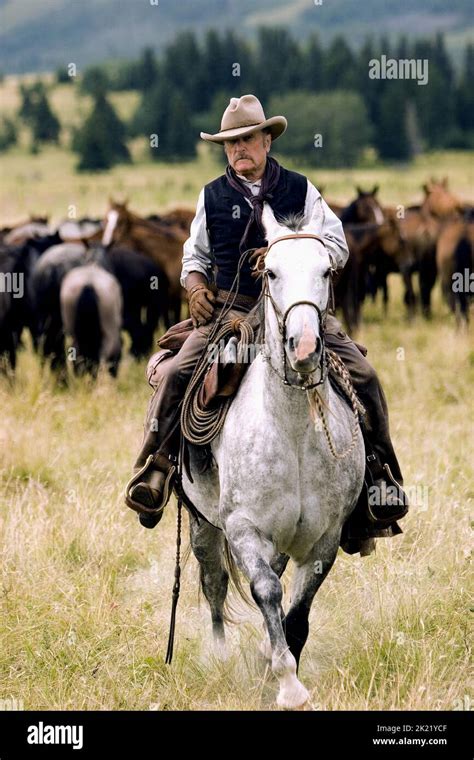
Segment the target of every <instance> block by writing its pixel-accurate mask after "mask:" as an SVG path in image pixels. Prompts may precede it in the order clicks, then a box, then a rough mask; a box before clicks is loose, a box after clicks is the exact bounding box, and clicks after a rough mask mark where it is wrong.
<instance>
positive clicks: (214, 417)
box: [181, 319, 255, 446]
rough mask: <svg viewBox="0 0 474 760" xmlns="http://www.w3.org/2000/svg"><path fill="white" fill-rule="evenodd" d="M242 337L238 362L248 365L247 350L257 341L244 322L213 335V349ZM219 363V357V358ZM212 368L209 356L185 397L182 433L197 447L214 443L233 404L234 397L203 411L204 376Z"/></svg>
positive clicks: (229, 323) (227, 325) (203, 359)
mask: <svg viewBox="0 0 474 760" xmlns="http://www.w3.org/2000/svg"><path fill="white" fill-rule="evenodd" d="M236 334H240V341H239V343H238V344H237V362H238V363H239V361H241V360H243V361H248V347H249V345H251V344H253V343H254V341H255V333H254V330H253V327H252V326H251V325H250V324H249V323H248V322H247V321H245V320H244V319H242V321H239V322H238V324H237V325H236V320H227V321H226V322H224V324H223V325H222V326H221V327H220V328H219V329H218V331H217V332H216V333H215V335H213V343H214V345H219V344H220V341H224V342H227V340H228V339H229V338H231V337H232V336H234V335H236ZM208 346H209V344H208ZM216 361H219V357H217V358H216ZM211 366H212V365H211V364H210V363H209V357H208V354H204V355H202V356H201V358H200V359H199V361H198V364H197V366H196V369H195V371H194V374H193V377H192V379H191V381H190V383H189V385H188V387H187V390H186V392H185V394H184V399H183V406H182V408H181V429H182V431H183V435H184V437H185V438H186V440H187V441H189V442H190V443H194V444H196V445H198V446H205V445H206V444H208V443H210V442H211V441H213V440H214V438H215V437H216V436H217V435H218V434H219V433H220V431H221V430H222V427H223V425H224V422H225V418H226V414H227V410H228V409H229V406H230V404H231V403H232V400H233V397H232V396H230V397H228V398H226V399H224V400H223V401H222V402H221V403H219V404H216V406H215V407H214V408H211V409H203V408H202V406H201V404H200V403H199V391H200V388H201V384H202V382H203V380H204V377H205V375H206V374H207V372H208V371H209V369H210V367H211Z"/></svg>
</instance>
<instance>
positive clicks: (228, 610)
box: [224, 539, 255, 623]
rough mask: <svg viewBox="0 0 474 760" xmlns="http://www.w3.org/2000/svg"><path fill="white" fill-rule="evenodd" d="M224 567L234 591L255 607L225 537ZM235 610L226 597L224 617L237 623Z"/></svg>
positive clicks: (227, 620) (246, 602) (229, 621)
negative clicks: (234, 614)
mask: <svg viewBox="0 0 474 760" xmlns="http://www.w3.org/2000/svg"><path fill="white" fill-rule="evenodd" d="M224 567H225V569H226V571H227V574H228V576H229V581H230V585H231V588H232V590H233V591H235V592H236V593H237V595H238V596H239V597H240V598H241V599H242V601H243V602H244V604H246V605H247V606H248V607H255V602H254V601H253V599H251V597H250V596H249V594H248V593H247V591H246V589H245V588H244V586H243V584H242V579H241V577H240V574H239V569H238V567H237V565H236V563H235V560H234V558H233V556H232V552H231V550H230V547H229V544H228V543H227V540H226V539H224ZM233 612H235V610H234V609H233V608H232V604H231V602H229V597H227V598H226V602H225V604H224V619H225V620H226V622H228V623H235V622H236V620H235V618H234V616H233Z"/></svg>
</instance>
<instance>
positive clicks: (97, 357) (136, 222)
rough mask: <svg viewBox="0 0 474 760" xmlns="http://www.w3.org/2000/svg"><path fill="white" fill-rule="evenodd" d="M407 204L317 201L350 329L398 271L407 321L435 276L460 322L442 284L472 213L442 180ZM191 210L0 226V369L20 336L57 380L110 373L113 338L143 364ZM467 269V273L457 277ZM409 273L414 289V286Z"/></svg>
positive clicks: (451, 294)
mask: <svg viewBox="0 0 474 760" xmlns="http://www.w3.org/2000/svg"><path fill="white" fill-rule="evenodd" d="M423 190H424V200H423V202H422V203H421V204H419V205H416V206H409V207H407V208H405V207H402V206H400V207H386V206H382V205H381V203H380V202H379V200H378V188H377V187H374V188H373V189H372V190H369V191H367V190H365V191H364V190H362V189H360V188H357V195H356V197H355V199H354V200H353V201H352V202H351V203H349V204H348V205H347V206H341V205H339V204H337V203H332V202H331V201H328V203H329V205H330V207H331V208H332V209H333V211H334V212H335V213H336V214H337V215H338V216H339V217H340V219H341V221H342V223H343V226H344V231H345V235H346V238H347V241H348V246H349V250H350V256H349V259H348V262H347V265H346V267H345V268H344V270H343V271H342V272H341V273H339V276H338V278H336V281H335V289H334V290H335V301H336V307H337V308H339V309H340V310H341V312H342V316H343V319H344V321H345V323H346V327H347V329H348V331H349V332H351V333H355V332H356V331H357V329H358V327H359V325H360V321H361V314H362V307H363V303H364V301H365V300H366V299H367V298H372V299H376V298H377V294H378V293H379V292H380V293H381V294H382V302H383V308H384V310H385V312H386V311H387V309H388V302H389V292H388V275H389V274H391V273H394V272H397V273H399V274H400V276H401V278H402V280H403V286H404V301H405V304H406V308H407V315H408V316H409V317H411V316H412V315H413V314H414V312H415V310H416V308H418V305H419V306H420V307H421V311H422V314H423V315H424V316H425V317H426V318H429V317H430V316H431V293H432V290H433V286H434V284H435V282H436V279H437V278H439V280H440V283H441V288H442V292H443V295H444V297H445V299H446V302H447V303H448V304H449V307H450V308H451V310H452V311H453V312H454V313H455V315H456V318H457V320H458V321H464V322H467V321H468V319H469V298H470V296H472V293H471V292H470V290H469V288H466V287H464V288H463V287H461V288H457V289H456V288H453V276H454V275H455V273H461V274H463V275H464V277H465V281H466V282H468V283H470V281H471V280H470V276H471V273H472V272H473V271H474V267H473V250H474V212H473V207H472V206H470V205H469V204H466V203H464V202H462V201H461V200H460V199H459V198H457V197H456V195H455V194H454V193H452V192H451V191H450V189H449V187H448V183H447V181H446V180H442V181H435V180H431V181H430V182H429V183H428V184H426V185H424V187H423ZM193 216H194V213H193V211H192V210H189V209H186V208H176V209H174V210H172V211H170V212H169V213H167V214H164V215H161V216H158V215H156V214H155V215H152V216H149V217H147V218H144V217H141V216H139V215H137V214H136V213H134V212H132V211H131V210H130V209H129V207H128V202H122V203H118V202H116V201H113V200H110V207H109V209H108V211H107V213H106V215H105V218H104V219H89V218H86V219H82V220H80V221H73V220H68V221H65V222H63V223H62V224H60V225H59V226H58V227H57V228H56V229H54V230H52V229H51V228H50V227H49V225H48V223H47V220H46V219H42V218H35V219H31V220H29V221H28V222H26V223H23V224H18V225H16V226H15V227H13V228H8V227H7V228H4V229H2V230H0V364H1V366H2V368H3V369H4V370H6V371H7V372H11V371H12V370H14V369H15V365H16V354H17V349H18V346H19V345H20V343H21V339H22V337H21V336H22V332H23V330H24V329H25V328H26V329H28V330H29V331H30V333H31V336H32V341H33V345H34V347H35V350H37V352H38V353H39V355H40V356H41V357H43V359H45V360H47V361H49V362H50V364H51V366H52V368H53V369H54V370H55V371H57V373H58V375H62V376H63V377H66V376H67V371H66V368H67V361H68V359H71V360H73V368H74V371H75V372H76V373H78V374H81V373H84V372H85V371H87V372H90V373H91V374H92V375H96V374H97V371H98V368H99V366H100V365H101V364H103V365H105V366H107V368H108V370H109V371H110V373H111V374H112V375H115V374H116V373H117V368H118V364H119V362H120V358H121V354H122V337H121V336H122V331H125V332H127V333H128V335H129V336H130V352H131V354H132V355H133V356H134V357H137V358H139V357H143V356H147V355H148V354H149V353H150V351H151V349H152V346H153V336H154V333H155V330H156V329H157V326H158V324H159V322H160V320H161V321H162V324H163V326H165V327H169V326H170V325H171V324H173V323H175V322H177V321H179V319H180V318H181V316H182V308H183V301H184V299H183V297H184V291H183V289H182V287H181V284H180V273H181V259H182V252H183V243H184V241H185V240H186V239H187V237H188V236H189V229H190V225H191V221H192V219H193ZM466 273H467V277H466V276H465V275H466ZM415 275H417V278H418V287H415V285H416V282H415Z"/></svg>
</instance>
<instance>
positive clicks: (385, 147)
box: [376, 80, 411, 161]
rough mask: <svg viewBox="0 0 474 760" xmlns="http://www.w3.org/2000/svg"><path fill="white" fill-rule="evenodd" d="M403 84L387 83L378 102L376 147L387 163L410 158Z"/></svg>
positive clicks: (396, 82)
mask: <svg viewBox="0 0 474 760" xmlns="http://www.w3.org/2000/svg"><path fill="white" fill-rule="evenodd" d="M404 84H405V83H404V81H401V80H400V81H389V82H387V83H386V87H385V88H384V91H383V94H382V98H381V102H380V112H379V121H378V124H377V131H376V147H377V149H378V151H379V154H380V157H381V158H383V159H386V160H389V161H406V160H408V159H410V158H411V147H410V140H409V136H408V131H407V127H408V121H407V119H408V112H407V99H406V94H405V88H404Z"/></svg>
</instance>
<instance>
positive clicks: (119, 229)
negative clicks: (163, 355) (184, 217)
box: [102, 200, 188, 327]
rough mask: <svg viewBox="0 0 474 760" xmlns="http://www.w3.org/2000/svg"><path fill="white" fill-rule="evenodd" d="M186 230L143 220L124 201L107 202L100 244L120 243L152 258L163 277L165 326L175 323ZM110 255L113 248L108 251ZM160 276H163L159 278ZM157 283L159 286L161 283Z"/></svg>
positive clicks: (177, 313)
mask: <svg viewBox="0 0 474 760" xmlns="http://www.w3.org/2000/svg"><path fill="white" fill-rule="evenodd" d="M187 238H188V233H187V232H185V231H184V230H183V229H182V227H181V226H179V225H176V224H174V225H173V224H166V223H164V222H163V221H161V222H158V221H150V220H149V219H144V218H143V217H141V216H138V214H135V213H134V212H133V211H130V209H129V208H128V205H127V202H125V203H116V202H114V201H112V200H111V201H110V209H109V211H108V212H107V215H106V218H105V225H104V233H103V235H102V245H104V246H106V247H108V246H110V245H112V243H113V244H115V245H121V246H123V247H126V248H131V249H132V250H135V251H140V252H141V253H144V254H145V255H146V256H148V257H149V258H150V259H152V260H153V261H154V262H155V264H157V266H158V267H159V268H160V269H161V271H162V272H163V274H164V275H165V278H166V286H167V288H168V303H169V306H170V314H169V316H168V319H167V320H166V322H167V326H168V327H169V325H170V324H171V323H172V322H179V320H180V318H181V299H182V295H183V289H182V287H181V285H180V276H181V261H182V257H183V244H184V242H185V240H186V239H187ZM111 253H112V254H113V251H112V252H111ZM163 279H164V278H163ZM160 285H161V286H162V287H163V285H164V282H161V283H160Z"/></svg>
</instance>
